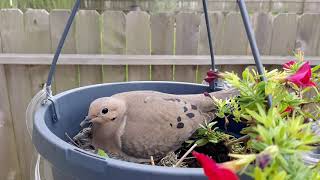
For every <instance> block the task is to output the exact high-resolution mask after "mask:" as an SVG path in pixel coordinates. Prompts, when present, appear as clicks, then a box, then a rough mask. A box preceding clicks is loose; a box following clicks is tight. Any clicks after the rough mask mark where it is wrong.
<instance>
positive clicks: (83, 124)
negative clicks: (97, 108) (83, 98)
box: [80, 116, 92, 127]
mask: <svg viewBox="0 0 320 180" xmlns="http://www.w3.org/2000/svg"><path fill="white" fill-rule="evenodd" d="M91 119H92V118H90V117H89V116H86V118H85V119H84V120H83V121H82V122H81V123H80V127H84V126H85V125H87V124H90V123H91Z"/></svg>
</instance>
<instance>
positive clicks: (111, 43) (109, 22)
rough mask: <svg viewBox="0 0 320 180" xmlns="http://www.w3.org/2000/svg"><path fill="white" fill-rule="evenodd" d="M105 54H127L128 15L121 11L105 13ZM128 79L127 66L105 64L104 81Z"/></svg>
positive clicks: (103, 50)
mask: <svg viewBox="0 0 320 180" xmlns="http://www.w3.org/2000/svg"><path fill="white" fill-rule="evenodd" d="M102 52H103V53H104V54H125V52H126V17H125V14H124V13H123V12H121V11H106V12H104V13H103V49H102ZM125 80H126V66H103V81H104V82H119V81H120V82H122V81H125Z"/></svg>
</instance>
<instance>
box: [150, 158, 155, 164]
mask: <svg viewBox="0 0 320 180" xmlns="http://www.w3.org/2000/svg"><path fill="white" fill-rule="evenodd" d="M150 160H151V165H152V166H155V165H156V164H155V163H154V159H153V156H150Z"/></svg>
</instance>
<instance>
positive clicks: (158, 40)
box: [151, 13, 174, 81]
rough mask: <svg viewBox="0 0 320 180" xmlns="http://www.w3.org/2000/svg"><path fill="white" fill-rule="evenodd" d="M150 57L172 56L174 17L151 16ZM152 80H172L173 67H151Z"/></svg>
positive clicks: (168, 15)
mask: <svg viewBox="0 0 320 180" xmlns="http://www.w3.org/2000/svg"><path fill="white" fill-rule="evenodd" d="M151 35H152V38H151V39H152V42H151V49H152V52H151V54H152V55H173V48H174V47H173V43H174V42H173V40H174V17H173V16H172V14H169V13H159V14H154V15H152V16H151ZM152 80H159V81H160V80H173V67H172V66H170V65H168V66H166V65H163V66H152Z"/></svg>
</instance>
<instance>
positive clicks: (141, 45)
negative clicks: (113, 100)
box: [126, 11, 150, 81]
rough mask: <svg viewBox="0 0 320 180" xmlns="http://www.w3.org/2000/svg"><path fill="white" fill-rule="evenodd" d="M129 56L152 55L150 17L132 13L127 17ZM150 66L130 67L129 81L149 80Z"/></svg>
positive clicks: (143, 13)
mask: <svg viewBox="0 0 320 180" xmlns="http://www.w3.org/2000/svg"><path fill="white" fill-rule="evenodd" d="M126 24H127V27H126V36H127V54H131V55H134V54H136V55H137V54H140V55H142V54H145V55H148V54H150V16H149V14H147V13H146V12H143V11H131V12H130V13H128V14H127V17H126ZM149 68H150V67H149V66H129V67H128V74H129V79H128V80H129V81H135V80H149V77H150V74H149Z"/></svg>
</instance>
